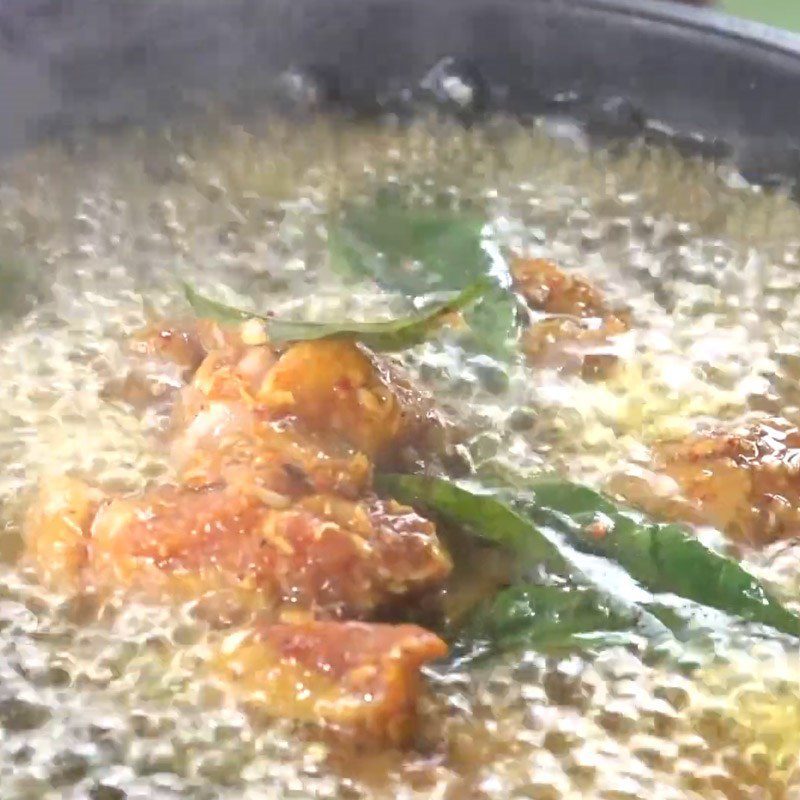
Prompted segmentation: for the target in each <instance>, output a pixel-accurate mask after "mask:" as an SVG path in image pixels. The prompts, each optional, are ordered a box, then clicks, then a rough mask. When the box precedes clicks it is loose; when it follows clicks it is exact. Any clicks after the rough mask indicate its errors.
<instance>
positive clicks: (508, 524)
mask: <svg viewBox="0 0 800 800" xmlns="http://www.w3.org/2000/svg"><path fill="white" fill-rule="evenodd" d="M375 480H376V487H377V488H378V490H379V491H382V492H384V493H386V494H388V495H391V496H392V497H394V498H396V499H397V500H400V501H401V502H403V503H408V504H409V505H412V506H424V507H425V508H427V509H429V510H431V511H433V512H434V513H435V514H437V515H438V516H440V517H443V518H444V519H445V520H446V521H447V522H450V523H452V524H454V525H457V526H459V528H460V529H461V530H462V531H463V532H466V533H468V534H470V535H473V536H476V537H478V538H480V539H482V540H484V541H487V542H492V543H493V544H496V545H499V546H501V547H504V548H506V549H508V550H509V551H511V552H513V553H514V554H515V555H516V556H518V559H517V560H518V561H519V562H520V563H519V567H520V571H522V572H525V571H527V572H528V573H529V574H530V573H533V572H535V571H538V572H540V573H541V571H542V570H546V571H547V572H548V573H550V574H552V573H555V574H558V575H561V576H564V577H566V578H569V579H570V580H571V581H572V582H573V583H574V584H577V585H583V586H584V587H588V588H592V589H593V590H594V591H596V592H597V593H598V595H601V596H602V597H604V598H605V602H606V603H608V604H609V606H610V607H612V608H614V609H615V612H616V613H618V614H620V615H622V616H626V617H629V618H632V619H635V620H636V624H637V627H638V628H639V629H640V630H641V631H642V633H643V634H645V635H648V636H650V637H652V638H654V639H658V638H662V639H663V638H664V637H667V638H671V633H672V631H671V629H670V626H669V624H668V622H669V617H668V616H667V615H666V614H664V615H662V614H661V613H654V609H655V610H656V611H660V609H659V605H658V603H657V602H656V601H655V599H654V598H653V597H652V595H651V594H649V593H647V592H641V591H639V590H638V587H636V586H635V585H633V586H632V587H631V586H627V587H626V586H624V583H623V582H622V581H620V580H619V576H617V575H615V574H613V572H612V573H611V574H610V575H609V574H606V573H607V571H606V570H603V571H601V572H599V573H598V570H596V569H587V565H586V564H585V563H584V559H583V558H582V557H581V555H580V554H579V553H575V552H574V551H573V550H572V548H570V547H569V546H568V545H565V544H564V542H563V541H561V539H560V538H559V537H558V535H557V534H555V535H554V534H553V532H552V531H551V530H550V529H548V528H547V527H546V526H541V525H537V524H536V523H535V522H533V521H532V520H531V518H530V517H529V516H528V515H527V514H526V513H525V512H524V510H523V512H522V513H520V512H518V511H517V510H515V509H514V508H513V507H512V505H511V504H510V503H508V502H504V501H503V500H502V499H501V498H500V497H499V496H498V495H497V493H496V492H495V493H487V491H485V490H481V489H474V488H473V487H470V488H469V489H467V488H465V487H462V486H458V485H456V484H454V483H452V482H451V481H449V480H446V479H444V478H433V477H427V476H423V475H386V474H382V475H378V476H376V479H375ZM631 589H633V591H631ZM651 605H652V608H651ZM665 620H666V621H665ZM681 627H683V626H682V624H681Z"/></svg>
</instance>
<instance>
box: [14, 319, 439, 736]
mask: <svg viewBox="0 0 800 800" xmlns="http://www.w3.org/2000/svg"><path fill="white" fill-rule="evenodd" d="M137 347H138V348H139V355H140V357H141V358H142V359H143V363H145V364H146V365H147V369H146V370H145V373H143V374H145V375H149V372H147V370H149V369H150V366H152V364H153V363H155V362H158V361H159V360H160V361H161V362H163V363H169V364H171V365H172V366H171V368H172V369H173V371H172V372H171V373H170V376H171V377H170V380H169V386H170V387H171V388H177V387H179V386H181V385H182V386H183V388H182V391H181V395H180V401H179V403H178V406H177V409H176V410H175V413H174V415H173V416H174V422H173V433H174V434H175V436H174V443H173V455H174V457H175V460H176V461H177V482H176V483H175V484H167V485H161V486H158V487H156V488H153V489H151V490H148V491H146V492H144V493H142V494H139V495H136V496H129V497H104V496H103V495H102V493H100V492H98V491H95V490H94V489H91V488H89V487H88V486H87V485H85V484H83V483H81V482H79V481H72V480H68V479H57V480H54V481H48V482H45V483H44V484H43V487H42V490H41V493H40V498H39V501H38V502H37V503H36V504H35V505H34V507H33V508H32V509H31V511H30V514H29V519H28V554H29V557H30V559H31V560H32V561H33V562H34V563H35V564H36V566H37V568H38V569H39V571H40V573H41V574H42V577H43V579H45V580H48V581H50V582H53V581H54V579H58V581H59V582H61V581H63V582H64V584H65V585H69V586H71V587H75V588H94V589H96V590H98V591H101V592H103V593H105V592H109V591H116V590H121V591H125V592H135V593H140V594H143V595H144V596H145V597H146V598H148V599H154V598H155V599H165V600H171V599H178V600H202V601H203V603H202V604H200V605H199V606H198V607H200V606H202V607H203V609H204V610H205V611H210V612H213V613H215V616H216V609H219V610H220V611H222V612H224V613H225V615H226V618H227V621H228V622H229V621H230V620H231V617H230V616H229V615H228V614H229V611H233V612H234V618H235V617H237V616H239V617H241V614H239V613H238V612H244V615H245V616H246V617H249V616H250V614H249V613H248V612H251V611H253V612H258V614H257V617H258V619H259V620H263V619H264V618H265V616H266V618H269V619H270V620H271V622H270V624H269V625H265V624H264V623H258V624H259V625H260V627H256V628H251V629H250V630H249V632H246V633H245V634H242V635H243V636H244V638H241V636H240V638H239V639H237V640H236V643H235V646H233V647H228V648H226V649H224V650H223V652H222V655H221V656H220V658H219V661H218V667H219V669H220V670H221V671H222V672H224V673H226V674H227V675H228V676H229V677H233V678H235V681H236V683H237V685H242V686H246V687H248V688H250V689H251V690H252V691H253V692H255V693H256V694H258V695H259V696H261V697H262V699H263V701H264V704H265V707H266V708H267V709H268V710H269V711H270V712H271V713H274V714H278V715H281V716H288V717H292V718H296V719H299V720H309V721H314V722H322V723H324V724H327V725H331V726H333V727H336V728H341V729H343V730H348V731H353V732H357V733H363V734H364V735H365V736H368V737H370V738H371V739H373V740H377V741H389V742H396V743H400V742H402V741H403V740H405V738H406V737H407V735H408V734H409V732H410V730H411V726H412V724H413V720H414V713H415V709H416V701H417V696H418V693H419V682H420V676H419V668H420V666H421V665H422V664H423V663H425V662H426V661H429V660H431V659H433V658H437V657H440V656H442V655H444V654H445V652H446V647H445V645H444V643H443V642H441V641H440V640H439V639H438V638H437V637H436V636H434V635H433V634H430V633H427V632H425V631H423V630H422V629H419V628H416V627H414V626H397V627H392V626H388V625H366V624H361V623H358V622H339V620H343V619H363V618H366V617H370V616H376V615H384V614H386V613H387V612H388V611H390V610H392V609H395V608H396V606H397V604H398V603H400V602H404V601H407V600H409V599H410V598H412V597H414V596H416V595H420V594H423V593H425V592H428V591H430V590H433V589H438V588H440V587H441V585H442V583H443V581H444V579H445V578H446V577H447V575H448V574H449V572H450V570H451V563H450V559H449V557H448V555H447V553H446V551H445V550H444V549H443V548H442V546H441V545H440V543H439V539H438V537H437V534H436V529H435V527H434V525H433V524H432V523H431V522H429V521H428V520H426V519H424V518H423V517H421V516H419V515H418V514H416V513H415V512H414V510H413V509H411V508H408V507H406V506H402V505H400V504H399V503H396V502H394V501H391V500H382V499H380V498H378V497H377V496H376V495H375V494H374V493H373V492H372V470H373V461H375V460H380V461H381V462H382V463H384V464H386V463H391V462H392V461H393V460H394V459H395V458H396V457H397V455H398V454H399V453H401V452H403V451H404V450H406V448H407V447H408V446H411V447H415V448H420V447H423V446H424V447H428V446H430V445H431V444H432V443H434V441H435V436H436V435H438V432H441V431H442V426H441V424H440V420H439V417H438V416H437V414H436V412H435V411H434V408H433V403H432V402H431V401H430V398H426V397H425V396H424V395H423V394H422V393H420V392H419V391H417V390H416V389H415V387H413V386H412V385H411V384H410V383H409V382H408V381H407V380H405V379H404V378H403V377H402V376H400V375H399V374H398V373H397V372H396V371H395V369H394V367H392V366H391V365H390V364H389V363H388V362H384V361H382V360H381V359H379V358H378V357H377V356H374V355H373V354H371V353H370V352H369V351H367V350H366V349H364V348H362V347H361V346H359V345H357V344H355V343H353V342H346V341H316V342H305V343H300V344H295V345H292V346H289V347H287V348H286V349H282V350H281V349H276V348H273V347H272V346H271V345H270V344H269V343H268V342H267V339H266V332H265V330H264V328H263V326H262V325H261V324H260V323H259V322H258V321H257V320H251V321H249V322H246V323H243V324H242V325H241V326H239V327H235V328H222V327H220V326H218V325H215V324H213V323H208V324H206V323H198V324H197V326H195V327H194V328H191V327H189V328H186V329H183V328H179V327H161V328H158V329H154V330H151V331H149V332H148V333H146V334H145V335H144V336H143V337H142V338H141V339H140V340H139V342H138V344H137ZM156 374H157V370H156ZM186 381H188V383H186ZM135 383H136V382H135V381H134V383H133V384H131V386H129V387H128V388H132V387H133V388H137V387H136V386H134V384H135ZM138 388H141V389H142V391H141V392H140V394H141V397H143V398H144V402H145V404H147V402H148V400H149V398H150V397H151V395H153V394H154V393H153V392H151V391H150V388H151V387H150V384H148V383H147V381H144V383H141V385H140V386H138ZM132 397H133V395H132ZM207 601H210V602H208V604H207V605H206V603H207ZM217 601H220V602H217ZM276 620H281V622H280V623H278V622H276ZM287 620H290V621H291V624H290V623H289V622H287ZM298 620H302V624H301V623H300V622H298ZM326 620H327V621H326ZM331 620H335V622H334V621H331Z"/></svg>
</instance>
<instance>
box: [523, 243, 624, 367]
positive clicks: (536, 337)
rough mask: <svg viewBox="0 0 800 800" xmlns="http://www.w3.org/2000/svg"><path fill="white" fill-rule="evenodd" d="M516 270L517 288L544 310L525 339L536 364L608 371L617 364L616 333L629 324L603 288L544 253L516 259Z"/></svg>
mask: <svg viewBox="0 0 800 800" xmlns="http://www.w3.org/2000/svg"><path fill="white" fill-rule="evenodd" d="M511 270H512V275H513V278H514V283H515V286H516V289H517V291H518V292H519V293H520V294H521V295H522V296H523V297H524V298H525V300H526V301H527V303H528V305H529V306H530V308H531V309H532V310H533V311H535V312H537V313H538V314H540V315H541V316H540V317H539V318H538V319H535V320H534V321H533V322H532V324H531V325H530V327H529V328H528V330H527V331H526V332H525V334H524V336H523V340H522V346H523V349H524V350H525V353H526V354H527V356H528V359H529V360H530V361H531V362H532V363H535V364H537V365H540V366H548V367H557V368H560V369H563V370H566V371H569V372H580V373H581V374H582V375H583V376H584V377H585V378H594V377H605V376H606V375H608V374H609V372H610V371H611V370H613V368H614V366H615V365H616V364H617V361H618V356H617V354H616V353H615V352H614V348H613V341H614V338H615V337H617V336H619V335H620V334H623V333H625V332H626V331H627V330H628V329H629V322H628V318H627V314H626V313H624V312H619V311H614V310H612V309H611V308H610V306H608V304H607V303H606V301H605V299H604V298H603V296H602V294H601V293H600V291H599V290H598V289H597V288H595V287H594V286H592V284H591V283H589V281H587V280H586V279H585V278H582V277H580V276H578V275H570V274H569V273H567V272H565V271H564V270H562V269H561V268H560V267H558V266H557V265H556V264H554V263H553V262H552V261H549V260H547V259H543V258H534V259H516V260H515V261H514V262H513V263H512V267H511Z"/></svg>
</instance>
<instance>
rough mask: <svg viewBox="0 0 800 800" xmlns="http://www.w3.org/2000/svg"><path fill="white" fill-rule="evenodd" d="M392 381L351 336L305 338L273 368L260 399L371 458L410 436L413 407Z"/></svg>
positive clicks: (272, 410) (377, 457)
mask: <svg viewBox="0 0 800 800" xmlns="http://www.w3.org/2000/svg"><path fill="white" fill-rule="evenodd" d="M404 399H405V398H404V397H401V396H399V395H398V393H397V392H396V391H395V390H394V388H393V387H392V386H391V384H390V383H389V381H387V380H386V379H385V377H384V375H382V374H381V371H380V369H379V367H378V365H377V363H376V361H375V359H374V357H373V356H372V355H370V354H369V353H368V351H366V350H365V349H363V348H361V347H359V346H358V345H357V344H354V343H352V342H347V341H316V342H301V343H299V344H296V345H294V346H292V347H290V348H289V349H288V350H287V351H286V352H285V353H284V354H283V355H282V356H281V357H280V359H278V362H277V364H275V366H274V368H273V369H272V370H270V372H269V374H268V375H267V379H266V381H265V382H264V385H263V386H262V388H261V391H260V392H259V400H261V401H262V402H263V403H265V404H266V406H267V407H268V408H269V409H270V411H271V412H272V413H273V414H276V415H282V414H289V415H292V416H296V417H298V418H299V419H300V420H302V421H303V422H304V423H305V424H306V425H308V426H309V427H311V428H313V429H316V430H328V431H331V432H335V433H337V434H338V435H340V436H341V437H343V438H344V439H346V440H347V441H349V442H350V443H351V444H352V445H353V446H355V447H357V448H358V449H359V450H361V451H362V452H364V453H366V454H367V455H368V456H369V457H370V458H373V459H379V458H381V457H383V456H386V455H387V454H389V453H390V452H391V449H392V448H393V447H396V446H397V445H398V444H400V443H403V442H405V441H407V439H408V436H409V430H408V424H407V420H408V419H409V418H410V417H413V416H414V414H413V410H412V409H409V408H405V407H404V404H403V400H404Z"/></svg>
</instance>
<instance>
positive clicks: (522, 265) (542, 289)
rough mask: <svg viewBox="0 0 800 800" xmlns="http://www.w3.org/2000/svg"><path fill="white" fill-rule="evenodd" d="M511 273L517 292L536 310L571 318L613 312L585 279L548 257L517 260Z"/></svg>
mask: <svg viewBox="0 0 800 800" xmlns="http://www.w3.org/2000/svg"><path fill="white" fill-rule="evenodd" d="M511 274H512V277H513V278H514V286H515V288H516V289H517V291H518V292H519V293H520V294H521V295H522V296H523V297H524V298H525V300H526V301H527V302H528V305H530V307H531V308H535V309H536V310H537V311H543V312H545V313H547V314H562V315H566V316H570V317H605V316H608V315H609V314H610V313H611V309H610V308H609V307H608V306H607V305H606V302H605V300H604V299H603V296H602V294H600V292H599V291H598V290H597V289H596V288H595V287H594V286H592V284H591V283H589V281H587V280H586V278H582V277H581V276H579V275H570V274H569V273H568V272H565V271H564V270H563V269H561V267H559V266H558V265H557V264H556V263H555V262H554V261H550V260H549V259H546V258H517V259H514V261H513V262H512V264H511Z"/></svg>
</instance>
